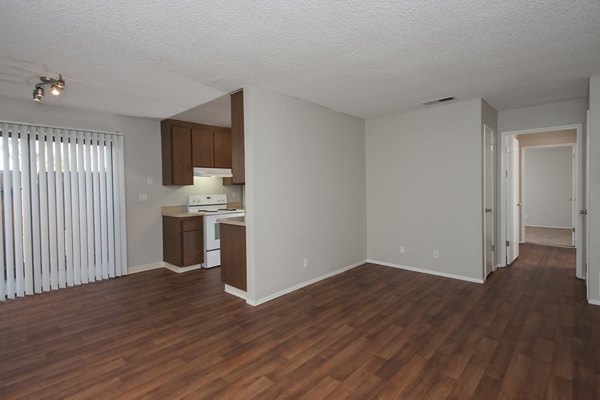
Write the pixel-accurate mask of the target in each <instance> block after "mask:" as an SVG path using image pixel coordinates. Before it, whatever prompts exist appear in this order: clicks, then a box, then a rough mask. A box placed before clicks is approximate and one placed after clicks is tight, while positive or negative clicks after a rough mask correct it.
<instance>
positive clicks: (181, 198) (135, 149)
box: [0, 97, 241, 268]
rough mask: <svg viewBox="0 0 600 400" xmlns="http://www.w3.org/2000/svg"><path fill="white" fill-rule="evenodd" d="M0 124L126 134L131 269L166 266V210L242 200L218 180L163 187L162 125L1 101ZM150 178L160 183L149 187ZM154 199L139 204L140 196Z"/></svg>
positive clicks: (236, 191)
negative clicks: (196, 200)
mask: <svg viewBox="0 0 600 400" xmlns="http://www.w3.org/2000/svg"><path fill="white" fill-rule="evenodd" d="M0 120H9V121H15V122H28V123H36V124H47V125H54V126H62V127H68V128H79V129H98V130H104V131H115V130H116V131H119V132H122V133H124V134H125V136H124V137H125V195H126V207H127V247H128V249H127V250H128V251H127V262H128V266H129V268H131V267H133V266H139V265H144V264H150V263H155V262H159V261H162V222H161V215H160V207H161V206H162V205H183V204H185V203H186V202H187V196H188V195H189V194H192V193H213V192H214V193H227V194H228V196H229V198H230V199H232V198H233V196H234V195H235V196H237V198H241V188H239V187H235V186H232V187H223V186H222V185H221V181H220V180H219V179H217V178H196V179H197V180H196V184H195V185H194V186H183V187H178V186H173V187H167V186H162V182H161V181H162V178H161V177H162V166H161V149H160V146H161V141H160V123H159V120H155V119H149V118H132V117H123V116H119V115H114V114H104V113H96V112H89V111H82V110H76V109H71V108H64V107H56V106H53V105H52V104H51V99H48V101H47V102H45V103H41V104H40V103H35V102H34V101H22V100H15V99H10V98H6V97H0ZM147 178H152V179H153V181H154V183H153V184H152V185H148V183H147ZM139 193H146V194H148V201H146V202H139V201H138V194H139Z"/></svg>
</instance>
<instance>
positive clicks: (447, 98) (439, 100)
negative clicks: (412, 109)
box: [423, 97, 454, 106]
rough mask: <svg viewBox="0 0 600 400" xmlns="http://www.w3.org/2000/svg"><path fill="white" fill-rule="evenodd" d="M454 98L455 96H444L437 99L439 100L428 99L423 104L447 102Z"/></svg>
mask: <svg viewBox="0 0 600 400" xmlns="http://www.w3.org/2000/svg"><path fill="white" fill-rule="evenodd" d="M452 100H454V97H444V98H441V99H437V100H431V101H427V102H425V103H423V105H424V106H430V105H432V104H438V103H445V102H447V101H452Z"/></svg>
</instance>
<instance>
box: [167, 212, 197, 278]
mask: <svg viewBox="0 0 600 400" xmlns="http://www.w3.org/2000/svg"><path fill="white" fill-rule="evenodd" d="M163 261H164V262H167V263H169V264H172V265H175V266H178V267H187V266H189V265H195V264H201V263H203V262H204V217H203V216H198V217H185V218H177V217H167V216H163Z"/></svg>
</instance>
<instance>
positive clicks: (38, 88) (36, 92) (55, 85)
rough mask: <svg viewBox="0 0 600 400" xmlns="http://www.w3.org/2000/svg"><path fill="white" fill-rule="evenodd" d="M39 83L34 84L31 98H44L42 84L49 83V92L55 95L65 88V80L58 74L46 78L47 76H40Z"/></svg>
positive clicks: (39, 99)
mask: <svg viewBox="0 0 600 400" xmlns="http://www.w3.org/2000/svg"><path fill="white" fill-rule="evenodd" d="M40 81H41V82H40V83H38V84H37V85H35V89H33V100H35V101H42V99H43V98H44V85H50V93H52V94H53V95H55V96H58V95H59V94H61V92H62V91H63V90H64V89H65V80H64V79H63V77H62V75H58V78H56V79H54V78H48V77H47V76H40Z"/></svg>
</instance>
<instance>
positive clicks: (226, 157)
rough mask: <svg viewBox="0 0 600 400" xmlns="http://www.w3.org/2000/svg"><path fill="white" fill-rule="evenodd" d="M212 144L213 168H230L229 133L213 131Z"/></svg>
mask: <svg viewBox="0 0 600 400" xmlns="http://www.w3.org/2000/svg"><path fill="white" fill-rule="evenodd" d="M213 144H214V147H213V148H214V160H215V163H214V166H215V168H231V158H232V147H231V131H229V132H220V131H214V137H213Z"/></svg>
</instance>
